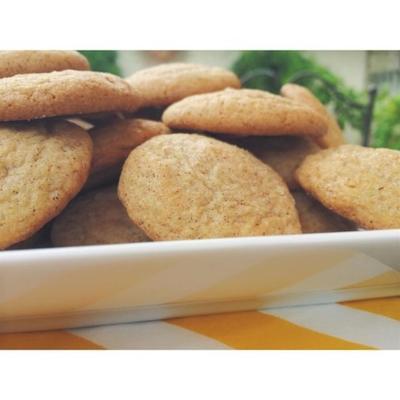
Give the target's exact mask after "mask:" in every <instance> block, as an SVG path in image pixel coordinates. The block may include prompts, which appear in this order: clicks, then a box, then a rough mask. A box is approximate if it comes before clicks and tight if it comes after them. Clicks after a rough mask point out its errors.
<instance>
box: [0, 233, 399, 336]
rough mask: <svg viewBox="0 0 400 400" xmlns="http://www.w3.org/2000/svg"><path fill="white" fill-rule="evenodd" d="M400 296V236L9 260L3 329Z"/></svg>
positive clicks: (8, 256)
mask: <svg viewBox="0 0 400 400" xmlns="http://www.w3.org/2000/svg"><path fill="white" fill-rule="evenodd" d="M395 295H400V230H387V231H368V232H367V231H365V232H342V233H327V234H308V235H291V236H270V237H252V238H235V239H213V240H196V241H179V242H158V243H138V244H124V245H109V246H91V247H70V248H59V249H37V250H14V251H4V252H1V253H0V331H1V332H10V331H27V330H42V329H57V328H70V327H78V326H88V325H99V324H110V323H121V322H129V321H143V320H153V319H161V318H168V317H179V316H186V315H194V314H205V313H216V312H226V311H234V310H248V309H257V308H268V307H281V306H287V305H305V304H315V303H328V302H336V301H343V300H356V299H363V298H372V297H385V296H395Z"/></svg>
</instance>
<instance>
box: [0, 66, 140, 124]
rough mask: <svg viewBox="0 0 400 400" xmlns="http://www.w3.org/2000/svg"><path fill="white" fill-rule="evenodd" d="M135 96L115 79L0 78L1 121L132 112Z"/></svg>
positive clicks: (98, 75)
mask: <svg viewBox="0 0 400 400" xmlns="http://www.w3.org/2000/svg"><path fill="white" fill-rule="evenodd" d="M138 104H139V99H138V97H137V95H136V94H135V93H134V92H133V90H132V88H131V87H130V86H129V84H128V83H127V82H125V81H124V80H123V79H121V78H119V77H118V76H115V75H111V74H106V73H102V72H93V71H72V70H67V71H57V72H49V73H42V74H26V75H15V76H12V77H10V78H3V79H0V121H20V120H32V119H39V118H46V117H55V116H65V115H67V116H71V115H79V114H90V113H100V112H114V111H127V112H128V111H134V110H135V109H136V108H137V107H138Z"/></svg>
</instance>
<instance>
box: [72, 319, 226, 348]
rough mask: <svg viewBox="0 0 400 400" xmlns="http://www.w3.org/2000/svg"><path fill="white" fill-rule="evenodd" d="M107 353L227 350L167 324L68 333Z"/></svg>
mask: <svg viewBox="0 0 400 400" xmlns="http://www.w3.org/2000/svg"><path fill="white" fill-rule="evenodd" d="M70 332H71V333H73V334H74V335H78V336H81V337H84V338H86V339H88V340H90V341H91V342H94V343H97V344H99V345H101V346H104V347H105V348H107V349H114V350H124V349H125V350H129V349H227V348H229V347H227V346H226V345H224V344H223V343H221V342H219V341H217V340H214V339H211V338H208V337H206V336H203V335H200V334H198V333H195V332H192V331H189V330H187V329H185V328H180V327H178V326H175V325H172V324H169V323H167V322H161V321H155V322H140V323H132V324H120V325H109V326H98V327H92V328H79V329H72V330H70Z"/></svg>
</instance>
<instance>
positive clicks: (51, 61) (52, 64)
mask: <svg viewBox="0 0 400 400" xmlns="http://www.w3.org/2000/svg"><path fill="white" fill-rule="evenodd" d="M65 69H74V70H88V69H90V65H89V62H88V60H87V59H86V58H85V57H84V56H83V55H82V54H80V53H78V52H77V51H51V50H50V51H49V50H40V51H35V50H18V51H0V78H6V77H9V76H13V75H18V74H32V73H37V72H52V71H63V70H65Z"/></svg>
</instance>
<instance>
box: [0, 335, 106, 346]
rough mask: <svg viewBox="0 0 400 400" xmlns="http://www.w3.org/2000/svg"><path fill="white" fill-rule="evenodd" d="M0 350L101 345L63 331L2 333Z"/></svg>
mask: <svg viewBox="0 0 400 400" xmlns="http://www.w3.org/2000/svg"><path fill="white" fill-rule="evenodd" d="M0 349H1V350H96V349H97V350H99V349H103V347H101V346H99V345H97V344H95V343H92V342H90V341H89V340H86V339H84V338H81V337H79V336H76V335H74V334H72V333H69V332H64V331H49V332H29V333H2V334H0Z"/></svg>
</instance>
